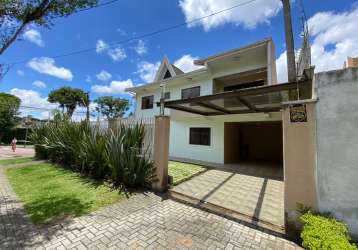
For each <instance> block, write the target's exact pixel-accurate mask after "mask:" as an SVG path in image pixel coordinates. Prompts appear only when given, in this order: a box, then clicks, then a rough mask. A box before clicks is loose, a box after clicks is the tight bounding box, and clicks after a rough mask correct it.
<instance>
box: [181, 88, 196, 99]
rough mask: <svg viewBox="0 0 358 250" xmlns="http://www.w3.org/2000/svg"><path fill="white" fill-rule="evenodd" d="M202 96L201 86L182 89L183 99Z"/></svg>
mask: <svg viewBox="0 0 358 250" xmlns="http://www.w3.org/2000/svg"><path fill="white" fill-rule="evenodd" d="M198 96H200V86H198V87H192V88H188V89H182V90H181V99H188V98H194V97H198Z"/></svg>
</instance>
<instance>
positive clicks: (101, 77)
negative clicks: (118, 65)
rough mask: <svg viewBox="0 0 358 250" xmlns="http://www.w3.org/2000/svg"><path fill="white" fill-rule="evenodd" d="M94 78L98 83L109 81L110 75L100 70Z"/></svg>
mask: <svg viewBox="0 0 358 250" xmlns="http://www.w3.org/2000/svg"><path fill="white" fill-rule="evenodd" d="M96 77H97V79H98V80H100V81H107V80H109V79H111V77H112V75H111V74H110V73H109V72H107V71H105V70H101V72H99V73H98V74H97V75H96Z"/></svg>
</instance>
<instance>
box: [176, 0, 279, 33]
mask: <svg viewBox="0 0 358 250" xmlns="http://www.w3.org/2000/svg"><path fill="white" fill-rule="evenodd" d="M237 4H238V2H237V0H220V1H217V0H180V1H179V6H180V8H181V9H182V11H183V13H184V15H185V19H186V21H187V22H190V21H193V20H195V19H198V18H201V17H203V16H207V15H210V14H212V13H214V12H218V11H221V10H224V9H228V8H231V7H233V6H235V5H237ZM281 8H282V4H281V1H280V0H256V1H254V2H252V3H248V4H245V5H241V6H239V7H237V8H234V9H231V10H229V11H225V12H222V13H220V14H217V15H214V16H211V17H208V18H204V19H201V20H199V21H196V22H193V23H190V24H189V25H188V26H189V27H194V26H199V25H201V26H203V28H204V30H206V31H208V30H210V29H212V28H215V27H218V26H220V25H224V24H226V23H232V24H235V25H243V26H244V27H245V28H254V27H255V26H256V25H257V24H260V23H268V22H269V19H270V18H271V17H273V16H275V15H277V13H278V12H279V11H280V9H281Z"/></svg>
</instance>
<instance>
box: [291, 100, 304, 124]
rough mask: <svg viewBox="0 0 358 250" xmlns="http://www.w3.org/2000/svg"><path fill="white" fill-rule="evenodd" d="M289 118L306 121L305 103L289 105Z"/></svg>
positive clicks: (292, 120) (295, 120)
mask: <svg viewBox="0 0 358 250" xmlns="http://www.w3.org/2000/svg"><path fill="white" fill-rule="evenodd" d="M290 120H291V122H307V112H306V105H305V104H294V105H290Z"/></svg>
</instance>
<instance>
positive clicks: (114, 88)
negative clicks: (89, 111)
mask: <svg viewBox="0 0 358 250" xmlns="http://www.w3.org/2000/svg"><path fill="white" fill-rule="evenodd" d="M130 87H133V82H132V80H131V79H128V80H125V81H112V82H111V83H110V85H93V86H92V88H91V90H92V91H93V92H95V93H99V94H123V93H125V89H126V88H130Z"/></svg>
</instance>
